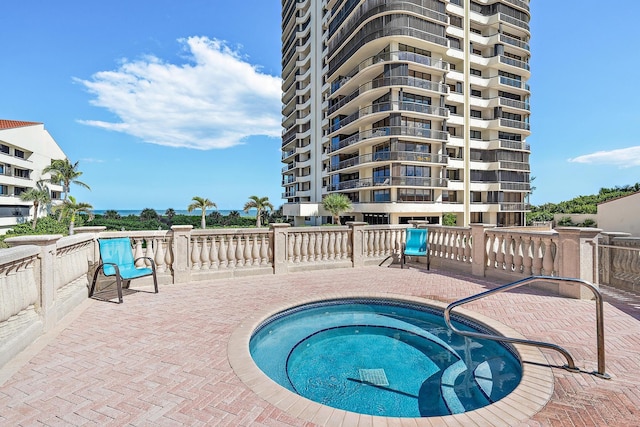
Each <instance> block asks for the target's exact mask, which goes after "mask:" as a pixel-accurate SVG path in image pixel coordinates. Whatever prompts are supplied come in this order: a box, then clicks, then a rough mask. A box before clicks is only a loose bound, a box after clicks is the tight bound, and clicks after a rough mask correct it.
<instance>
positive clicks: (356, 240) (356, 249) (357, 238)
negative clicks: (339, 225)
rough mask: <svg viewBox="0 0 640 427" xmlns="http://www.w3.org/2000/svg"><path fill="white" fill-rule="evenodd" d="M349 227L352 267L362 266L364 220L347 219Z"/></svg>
mask: <svg viewBox="0 0 640 427" xmlns="http://www.w3.org/2000/svg"><path fill="white" fill-rule="evenodd" d="M347 225H348V226H349V228H351V239H352V242H351V250H352V253H351V261H352V265H353V268H356V267H363V266H364V233H365V230H364V227H365V225H367V223H366V222H357V221H349V222H347Z"/></svg>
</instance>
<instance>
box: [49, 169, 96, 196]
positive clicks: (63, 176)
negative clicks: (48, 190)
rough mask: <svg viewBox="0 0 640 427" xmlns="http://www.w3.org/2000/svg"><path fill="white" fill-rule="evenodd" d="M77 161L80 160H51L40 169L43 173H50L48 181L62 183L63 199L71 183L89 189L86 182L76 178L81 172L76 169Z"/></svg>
mask: <svg viewBox="0 0 640 427" xmlns="http://www.w3.org/2000/svg"><path fill="white" fill-rule="evenodd" d="M79 163H80V162H75V163H74V164H71V162H70V161H69V159H64V160H52V161H51V164H50V165H49V166H47V167H45V168H44V169H43V170H42V173H43V174H45V173H50V174H51V178H49V180H48V181H49V182H51V183H53V184H57V185H62V192H63V193H64V197H63V200H67V197H68V194H69V187H70V186H71V184H76V185H79V186H81V187H84V188H86V189H87V190H91V188H90V187H89V186H88V185H87V184H85V183H84V182H82V181H80V180H78V178H80V177H81V176H82V172H80V171H79V170H78V164H79Z"/></svg>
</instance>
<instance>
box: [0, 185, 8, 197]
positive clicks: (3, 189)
mask: <svg viewBox="0 0 640 427" xmlns="http://www.w3.org/2000/svg"><path fill="white" fill-rule="evenodd" d="M7 194H9V188H8V187H7V186H6V185H0V196H6V195H7Z"/></svg>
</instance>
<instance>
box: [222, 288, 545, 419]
mask: <svg viewBox="0 0 640 427" xmlns="http://www.w3.org/2000/svg"><path fill="white" fill-rule="evenodd" d="M349 298H372V299H376V298H377V299H380V298H382V299H391V300H397V301H402V302H409V303H418V304H424V305H427V306H430V307H434V308H436V309H439V310H444V309H445V307H446V306H447V304H446V303H443V302H440V301H433V300H429V299H426V298H420V297H415V296H407V295H399V294H393V293H371V292H366V293H363V292H357V293H356V292H352V293H334V294H327V295H323V296H322V297H317V296H316V297H310V298H305V299H301V300H298V301H296V302H290V301H289V302H286V303H282V304H278V305H274V306H271V307H265V309H264V310H261V311H260V312H256V313H255V314H254V315H251V316H249V317H247V318H245V319H244V320H243V321H242V323H241V324H240V325H238V326H237V327H236V329H235V330H234V331H233V332H232V334H231V337H230V338H229V342H228V346H227V359H228V361H229V364H230V365H231V368H232V369H233V371H234V372H235V374H236V375H237V376H238V378H239V379H240V380H241V381H242V382H243V383H244V384H245V385H246V386H247V387H248V388H249V389H250V390H252V391H253V392H254V393H255V394H257V395H258V396H259V397H260V398H262V399H264V400H265V401H267V402H269V403H270V404H272V405H274V406H275V407H277V408H278V409H280V410H282V411H283V412H285V413H287V414H289V415H291V416H293V417H297V418H300V419H302V420H305V421H310V422H312V423H315V424H318V425H331V426H340V425H345V426H346V425H348V426H358V425H367V426H375V427H377V426H392V425H393V426H412V427H416V426H418V427H422V426H456V425H458V426H469V425H480V426H512V425H514V424H517V423H521V422H524V421H526V420H528V419H530V418H531V417H532V416H533V415H535V414H536V413H537V412H538V411H540V410H541V409H542V408H543V407H544V406H545V405H546V404H547V403H548V402H549V400H550V399H551V396H552V394H553V387H554V377H553V372H552V369H551V367H549V366H548V363H549V362H548V361H547V359H546V358H545V357H544V355H543V354H542V352H541V351H540V350H539V349H538V348H536V347H531V346H527V345H522V344H511V346H512V347H513V348H514V349H515V351H516V352H517V354H518V355H519V357H520V360H522V361H526V362H528V363H524V364H523V365H522V367H523V369H522V379H521V380H520V384H518V386H517V387H516V388H515V390H514V391H513V392H511V393H510V394H509V395H507V396H505V397H504V398H502V399H501V400H499V401H498V402H496V403H494V404H491V405H489V406H485V407H483V408H479V409H476V410H473V411H469V412H465V413H462V414H454V415H447V416H442V417H424V418H399V417H379V416H373V415H366V414H358V413H355V412H349V411H345V410H342V409H337V408H332V407H329V406H325V405H322V404H320V403H317V402H314V401H312V400H309V399H307V398H304V397H302V396H300V395H297V394H295V393H293V392H291V391H289V390H287V389H286V388H284V387H282V386H281V385H279V384H277V383H276V382H275V381H273V380H272V379H271V378H269V377H268V376H267V375H266V374H264V373H263V372H262V371H261V370H260V368H258V366H257V365H256V364H255V362H254V361H253V358H252V357H251V354H250V353H249V340H250V339H251V335H252V334H253V332H254V330H255V329H256V328H257V327H258V326H259V325H260V324H261V323H262V322H264V321H265V320H266V319H268V318H269V317H271V316H273V315H275V314H278V313H280V312H282V311H284V310H287V309H289V308H291V307H295V306H299V305H304V304H310V303H315V302H320V301H325V300H336V299H337V300H339V299H349ZM455 312H456V314H459V315H462V316H464V317H467V318H469V319H471V320H472V321H474V322H476V323H478V324H480V325H482V326H485V327H488V328H490V329H493V330H495V331H496V332H498V333H499V334H502V335H505V336H508V337H514V338H525V337H524V336H523V335H522V334H520V333H519V332H517V331H516V330H514V329H512V328H511V327H509V326H507V325H504V324H502V323H500V322H498V321H496V320H494V319H491V318H489V317H487V316H484V315H482V314H479V313H476V312H473V311H471V310H468V309H464V308H456V310H455Z"/></svg>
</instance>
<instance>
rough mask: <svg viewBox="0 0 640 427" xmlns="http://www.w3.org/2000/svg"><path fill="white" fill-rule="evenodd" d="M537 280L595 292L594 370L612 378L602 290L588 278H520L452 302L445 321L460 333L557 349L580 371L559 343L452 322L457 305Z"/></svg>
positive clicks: (597, 374)
mask: <svg viewBox="0 0 640 427" xmlns="http://www.w3.org/2000/svg"><path fill="white" fill-rule="evenodd" d="M537 281H545V282H554V283H572V284H578V285H581V286H585V287H587V288H589V289H590V290H591V292H592V293H593V295H594V296H595V299H596V329H597V345H598V370H597V371H595V372H593V374H594V375H596V376H598V377H600V378H604V379H611V377H610V376H609V375H608V374H607V373H606V372H605V356H604V320H603V308H602V307H603V304H602V295H601V294H600V291H599V290H598V288H596V287H595V286H594V285H593V284H591V283H590V282H587V281H586V280H582V279H574V278H568V277H553V276H531V277H527V278H525V279H522V280H518V281H517V282H512V283H508V284H506V285H502V286H499V287H497V288H495V289H491V290H489V291H486V292H482V293H479V294H476V295H472V296H470V297H467V298H463V299H461V300H458V301H455V302H452V303H451V304H449V305H448V306H447V308H445V310H444V321H445V322H446V324H447V326H448V327H449V328H450V329H451V330H452V331H453V332H455V333H457V334H460V335H464V336H468V337H473V338H481V339H488V340H493V341H503V342H508V343H517V344H524V345H530V346H534V347H542V348H548V349H551V350H556V351H558V352H559V353H561V354H562V355H563V356H564V357H565V358H566V359H567V365H566V366H565V367H564V368H565V369H567V370H569V371H572V372H580V370H579V369H578V368H577V367H576V364H575V362H574V361H573V357H571V354H569V352H568V351H567V350H565V349H564V348H562V347H560V346H559V345H556V344H551V343H547V342H542V341H532V340H526V339H520V338H511V337H503V336H499V335H490V334H483V333H480V332H472V331H461V330H459V329H457V328H456V327H455V326H453V325H452V324H451V311H452V310H453V309H454V308H455V307H458V306H460V305H463V304H466V303H469V302H472V301H476V300H479V299H481V298H484V297H486V296H489V295H493V294H497V293H500V292H504V291H508V290H511V289H514V288H518V287H520V286H523V285H527V284H529V283H532V282H537Z"/></svg>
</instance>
